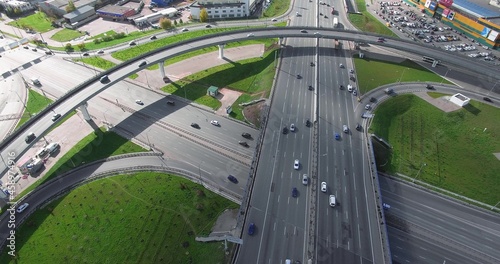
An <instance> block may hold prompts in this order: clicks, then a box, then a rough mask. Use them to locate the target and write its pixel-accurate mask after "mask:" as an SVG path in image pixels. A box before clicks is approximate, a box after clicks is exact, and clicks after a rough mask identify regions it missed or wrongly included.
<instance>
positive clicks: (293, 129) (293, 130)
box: [290, 124, 295, 132]
mask: <svg viewBox="0 0 500 264" xmlns="http://www.w3.org/2000/svg"><path fill="white" fill-rule="evenodd" d="M290 131H292V132H295V124H291V125H290Z"/></svg>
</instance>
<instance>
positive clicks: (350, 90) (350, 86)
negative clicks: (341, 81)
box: [347, 84, 353, 92]
mask: <svg viewBox="0 0 500 264" xmlns="http://www.w3.org/2000/svg"><path fill="white" fill-rule="evenodd" d="M352 89H353V88H352V85H350V84H348V85H347V91H349V92H352Z"/></svg>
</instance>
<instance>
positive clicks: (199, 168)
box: [198, 160, 205, 184]
mask: <svg viewBox="0 0 500 264" xmlns="http://www.w3.org/2000/svg"><path fill="white" fill-rule="evenodd" d="M204 162H205V161H203V160H202V161H201V162H200V164H198V176H199V177H200V178H199V181H200V184H202V181H201V164H202V163H204Z"/></svg>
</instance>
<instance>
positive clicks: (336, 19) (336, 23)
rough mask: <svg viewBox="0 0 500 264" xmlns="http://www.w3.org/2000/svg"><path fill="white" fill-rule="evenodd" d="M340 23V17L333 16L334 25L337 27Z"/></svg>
mask: <svg viewBox="0 0 500 264" xmlns="http://www.w3.org/2000/svg"><path fill="white" fill-rule="evenodd" d="M338 25H339V19H338V18H336V17H335V18H333V27H334V28H336V27H337V26H338Z"/></svg>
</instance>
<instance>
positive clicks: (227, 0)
mask: <svg viewBox="0 0 500 264" xmlns="http://www.w3.org/2000/svg"><path fill="white" fill-rule="evenodd" d="M248 3H249V0H209V1H205V0H203V1H196V2H195V3H193V4H192V5H191V6H190V10H191V16H192V17H193V19H200V11H201V10H202V9H203V8H205V9H207V13H208V19H210V20H221V19H228V18H244V17H248V16H249V15H250V9H249V4H248Z"/></svg>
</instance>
